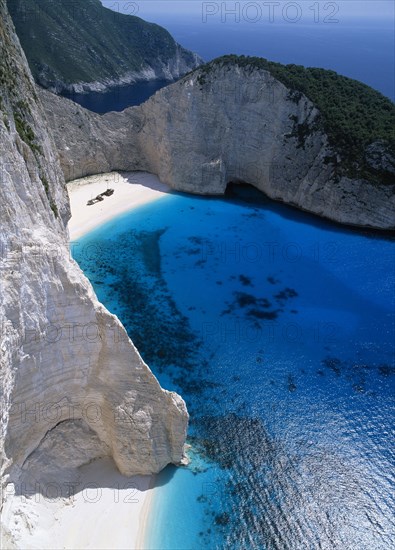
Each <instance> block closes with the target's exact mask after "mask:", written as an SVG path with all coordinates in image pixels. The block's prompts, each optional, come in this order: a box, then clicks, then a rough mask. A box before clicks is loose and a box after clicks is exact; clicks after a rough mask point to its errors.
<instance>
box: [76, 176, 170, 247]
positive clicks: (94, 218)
mask: <svg viewBox="0 0 395 550" xmlns="http://www.w3.org/2000/svg"><path fill="white" fill-rule="evenodd" d="M67 189H68V192H69V196H70V205H71V219H70V221H69V224H68V227H69V232H70V239H71V240H73V241H74V240H76V239H78V238H80V237H81V236H82V235H84V234H85V233H88V232H89V231H91V230H92V229H95V228H96V227H98V226H99V225H101V224H102V223H104V222H107V221H109V220H110V219H111V218H113V217H115V216H117V215H118V214H122V213H123V212H127V211H128V210H131V209H132V208H135V207H136V206H141V205H143V204H146V203H148V202H151V201H154V200H158V199H160V198H161V197H164V196H166V194H167V193H169V192H170V188H169V187H168V186H167V185H165V184H164V183H162V182H161V181H160V180H159V179H158V178H157V177H156V176H154V175H153V174H148V173H147V172H111V173H108V174H99V175H96V176H89V177H86V178H81V179H78V180H74V181H71V182H69V183H68V184H67ZM107 189H114V194H113V195H111V196H109V197H107V196H106V197H104V200H102V201H99V202H96V203H95V204H92V205H91V206H88V205H87V202H88V201H89V200H91V199H94V198H95V197H96V196H97V195H99V194H100V193H103V192H104V191H106V190H107Z"/></svg>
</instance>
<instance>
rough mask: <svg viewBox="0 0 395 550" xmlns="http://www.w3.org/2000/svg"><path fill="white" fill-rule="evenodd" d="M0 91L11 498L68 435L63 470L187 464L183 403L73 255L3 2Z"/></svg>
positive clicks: (60, 192) (4, 474) (46, 139)
mask: <svg viewBox="0 0 395 550" xmlns="http://www.w3.org/2000/svg"><path fill="white" fill-rule="evenodd" d="M0 89H1V102H0V147H1V148H0V182H1V185H0V204H1V225H0V227H1V232H0V253H1V254H0V275H1V293H0V327H1V333H0V338H1V341H0V349H1V356H0V388H1V396H0V397H1V411H2V415H1V436H0V451H1V472H0V473H1V485H2V489H3V490H4V492H3V491H2V498H3V497H4V495H6V494H8V493H7V490H6V489H5V487H6V485H7V484H10V483H13V484H14V485H18V480H19V479H20V476H21V475H22V474H23V473H24V472H25V471H26V468H28V467H29V464H32V463H34V456H35V455H34V453H35V452H37V449H38V448H40V449H41V450H40V453H41V458H42V460H41V461H40V464H41V466H42V469H41V471H40V475H41V476H43V477H45V472H46V466H47V464H46V461H45V456H46V455H45V452H44V451H45V448H46V446H47V447H51V441H52V442H53V441H56V440H57V437H58V436H57V434H59V433H61V434H62V438H63V440H64V442H65V443H64V446H65V447H68V449H69V451H68V453H67V454H66V455H65V457H63V459H62V461H61V460H60V457H59V461H60V462H62V464H63V465H65V466H67V460H68V458H69V459H70V460H71V457H72V456H75V457H77V458H76V459H75V460H74V463H72V464H71V463H70V464H69V466H70V467H71V466H76V465H80V464H82V463H84V462H88V461H89V460H91V459H92V458H95V457H97V456H103V455H105V456H106V455H108V456H110V457H112V458H113V459H114V461H115V463H116V464H117V466H118V468H119V470H120V472H121V473H123V474H125V475H128V476H130V475H133V474H150V473H155V472H159V471H160V470H161V469H162V468H163V467H164V466H166V465H167V464H169V463H175V464H177V463H180V462H181V461H182V459H183V450H184V441H185V437H186V429H187V423H188V413H187V410H186V407H185V403H184V401H183V400H182V399H181V397H180V396H178V395H177V394H175V393H173V392H168V391H165V390H163V389H162V388H161V387H160V385H159V383H158V381H157V380H156V378H155V377H154V375H153V374H152V373H151V371H150V369H149V368H148V366H147V365H146V364H145V363H144V362H143V360H142V359H141V357H140V355H139V353H138V351H137V350H136V348H135V347H134V345H133V343H132V342H131V340H130V339H129V338H128V336H127V334H126V332H125V329H124V328H123V326H122V325H121V323H120V321H119V320H118V318H117V317H116V316H114V315H112V314H110V313H109V312H108V311H107V310H106V309H105V308H104V307H103V306H102V305H101V304H100V303H99V301H98V300H97V298H96V296H95V293H94V291H93V289H92V286H91V284H90V283H89V281H88V280H87V279H86V278H85V276H84V275H83V274H82V272H81V270H80V269H79V267H78V265H77V264H76V263H75V262H74V260H73V259H72V258H71V257H70V253H69V242H68V232H67V227H66V225H67V221H68V219H69V216H70V211H69V202H68V196H67V192H66V189H65V182H64V177H63V173H62V171H61V168H60V165H59V161H58V156H57V153H56V152H55V148H54V142H53V139H52V136H51V133H50V132H49V130H48V128H47V125H46V122H45V116H44V112H43V108H42V105H41V101H40V100H39V98H38V97H37V95H36V91H35V85H34V83H33V80H32V77H31V75H30V72H29V68H28V65H27V62H26V58H25V56H24V54H23V53H22V50H21V48H20V44H19V41H18V39H17V37H16V35H15V32H14V28H13V25H12V22H11V20H10V18H9V16H8V13H7V10H6V6H5V0H0ZM96 253H97V254H99V253H100V251H96ZM89 441H90V442H91V443H89ZM45 442H46V443H45ZM48 442H49V443H48ZM36 462H37V461H36ZM0 507H1V502H0ZM5 531H6V526H3V532H5ZM9 544H10V545H11V542H10V543H9Z"/></svg>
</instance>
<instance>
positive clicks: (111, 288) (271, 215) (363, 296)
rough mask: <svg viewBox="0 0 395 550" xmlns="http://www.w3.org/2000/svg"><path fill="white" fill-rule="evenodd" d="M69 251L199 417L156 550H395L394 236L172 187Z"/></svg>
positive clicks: (156, 524)
mask: <svg viewBox="0 0 395 550" xmlns="http://www.w3.org/2000/svg"><path fill="white" fill-rule="evenodd" d="M75 245H76V243H72V250H73V254H74V256H75V259H76V260H77V261H78V263H79V264H80V266H81V268H82V269H83V270H84V272H85V274H86V275H87V276H88V277H89V279H90V281H91V282H92V284H93V286H94V288H95V291H96V293H97V295H98V297H99V299H100V300H101V301H102V302H103V303H104V304H105V305H106V307H107V308H108V309H109V310H110V311H111V312H113V313H115V314H116V315H117V316H118V317H119V318H120V319H121V321H122V322H123V323H124V325H125V327H126V328H127V331H128V333H129V335H130V337H131V338H132V340H133V342H134V343H135V345H136V346H137V348H138V349H139V351H140V353H141V354H142V356H143V358H144V360H145V361H146V362H147V363H148V364H149V366H150V367H151V369H152V370H153V372H154V374H155V375H156V376H157V377H158V379H159V381H160V383H161V385H162V386H163V387H165V388H166V389H170V390H176V391H178V392H179V393H180V394H181V395H182V396H183V397H184V399H185V400H186V403H187V406H188V409H189V412H190V416H191V421H190V429H189V440H188V443H189V445H190V448H189V451H188V452H189V456H190V459H191V463H190V465H189V467H187V468H175V467H168V468H166V469H165V470H164V471H163V472H162V473H161V474H160V475H159V476H157V478H156V485H157V489H156V492H155V497H154V501H153V504H152V508H151V511H150V516H149V519H148V530H147V531H148V532H147V539H146V541H145V545H146V548H155V549H158V550H159V549H166V550H174V549H176V548H180V549H181V548H182V549H189V548H191V549H192V548H193V549H196V548H212V549H214V548H217V549H222V548H246V549H247V548H252V549H258V548H259V549H267V550H269V549H280V548H281V549H284V548H292V549H299V548H300V549H301V548H324V549H328V550H329V549H334V548H339V549H340V548H358V550H361V549H369V550H370V549H379V548H380V549H384V548H390V547H392V546H393V545H395V524H394V518H393V514H392V512H391V510H393V508H394V487H395V479H394V473H393V463H394V458H395V452H394V445H393V441H394V428H393V411H394V404H395V397H394V396H395V391H394V390H395V363H394V341H395V332H394V321H395V318H394V306H395V304H394V301H395V299H394V290H393V289H394V282H395V269H394V261H393V259H394V251H395V243H394V240H393V238H389V237H386V236H384V235H380V234H369V233H362V232H357V231H354V230H347V229H344V228H340V227H337V226H336V225H334V224H330V223H328V222H325V221H322V220H320V219H318V218H315V217H312V216H308V215H305V214H303V213H300V212H297V211H295V210H293V209H291V208H288V207H286V206H283V205H279V204H275V203H272V202H270V201H266V200H265V199H264V198H263V197H262V195H260V194H259V193H258V192H255V191H251V190H248V189H247V190H244V191H243V190H242V189H240V190H238V189H236V190H235V192H234V193H233V194H232V195H231V196H229V197H226V198H202V197H191V196H184V195H181V194H170V195H168V196H166V197H164V198H162V199H161V200H160V201H157V202H153V203H151V204H147V205H144V206H140V207H138V208H135V209H134V210H131V211H130V212H128V213H126V214H123V215H121V216H119V217H117V218H115V219H113V220H111V221H110V222H107V223H106V224H104V225H102V226H101V227H100V228H98V229H96V230H94V231H92V232H91V233H89V234H87V235H86V236H85V237H82V238H81V239H79V240H78V246H75Z"/></svg>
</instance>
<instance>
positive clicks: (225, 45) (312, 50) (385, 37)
mask: <svg viewBox="0 0 395 550" xmlns="http://www.w3.org/2000/svg"><path fill="white" fill-rule="evenodd" d="M191 4H192V7H193V9H192V10H191V13H189V14H187V15H186V14H183V13H180V14H177V13H174V11H173V12H169V13H167V14H166V13H164V14H161V15H160V14H159V15H156V16H154V15H151V16H150V14H147V15H146V18H147V19H148V20H149V21H151V20H152V21H154V22H156V23H159V24H161V25H162V26H164V27H165V28H166V29H168V30H169V31H170V33H171V34H172V35H173V36H174V38H175V39H176V40H177V41H178V42H179V43H180V44H182V45H183V46H184V47H185V48H188V49H190V50H192V51H194V52H196V53H198V54H199V55H200V56H201V57H202V58H203V59H204V60H205V61H210V60H211V59H214V58H215V57H218V56H221V55H225V54H230V53H234V54H238V55H252V56H259V57H265V58H267V59H269V60H271V61H277V62H280V63H285V64H288V63H295V64H298V65H304V66H307V67H323V68H325V69H331V70H334V71H337V72H338V73H340V74H342V75H345V76H348V77H350V78H354V79H357V80H360V81H361V82H364V83H365V84H368V85H369V86H372V87H373V88H375V89H376V90H378V91H380V92H381V93H382V94H384V95H386V96H388V97H389V98H391V99H392V100H395V53H394V52H395V33H394V26H393V20H392V19H391V18H388V19H383V20H381V19H375V18H373V19H369V18H366V17H365V18H359V19H358V18H356V19H355V18H353V19H351V18H349V17H348V18H347V17H343V14H342V11H341V10H339V12H338V13H336V14H334V15H332V11H333V8H331V6H334V5H336V3H335V2H329V3H322V2H315V3H313V2H312V3H306V2H302V3H299V5H300V6H302V8H301V10H302V11H301V18H300V20H299V21H297V22H295V23H291V22H289V21H286V20H284V17H283V16H281V17H280V15H279V14H280V12H274V14H275V15H276V16H275V17H274V21H273V22H272V23H271V22H269V21H268V20H267V17H266V18H265V17H262V18H259V19H258V20H257V21H256V22H255V23H254V22H252V21H249V20H248V19H247V18H249V19H252V16H253V13H252V11H251V12H249V11H245V12H243V11H242V10H241V12H240V17H239V19H240V21H239V22H238V23H236V22H235V20H234V19H235V16H233V17H232V16H231V15H228V16H224V17H222V18H224V19H225V21H224V22H222V21H221V13H218V14H217V15H216V16H215V17H214V16H212V17H210V16H206V19H207V21H206V22H203V16H202V6H203V5H204V4H205V3H203V4H202V3H199V2H196V1H195V2H192V3H191ZM206 4H209V3H206ZM211 4H213V5H215V6H217V7H218V6H220V3H216V2H212V3H211ZM222 4H223V5H224V6H225V5H227V6H228V9H230V5H229V3H222ZM222 4H221V5H222ZM230 4H232V3H230ZM233 4H235V5H238V6H243V3H237V2H236V3H233ZM248 4H249V5H250V6H253V5H254V4H255V5H261V4H264V3H262V2H260V3H259V2H258V3H257V2H255V3H254V2H250V3H248ZM318 4H319V6H320V11H317V10H315V11H314V10H312V9H311V7H312V6H314V5H315V6H317V5H318ZM108 5H109V6H112V8H113V9H119V10H121V11H122V8H124V11H127V8H128V6H129V9H131V7H133V6H136V5H137V4H136V3H132V2H124V3H122V2H114V3H111V4H108ZM325 6H326V8H325ZM143 8H144V4H142V6H141V10H140V11H141V13H139V15H140V16H141V17H143V18H144V17H145V14H144V9H143ZM240 9H241V8H240ZM243 13H244V17H243ZM277 14H278V15H277ZM292 17H293V13H292V10H290V11H289V14H288V18H292ZM314 17H315V18H316V19H317V22H314ZM168 84H169V82H166V81H164V80H158V81H151V82H138V83H136V84H133V85H128V86H117V87H114V88H112V89H110V90H108V91H107V92H105V93H97V92H92V93H89V94H66V97H68V98H70V99H73V100H74V101H76V102H77V103H79V104H80V105H82V106H83V107H85V108H87V109H90V110H92V111H95V112H98V113H104V112H108V111H122V110H123V109H125V108H126V107H130V106H133V105H140V104H141V103H143V102H144V101H146V100H147V99H148V98H149V97H150V96H151V95H153V94H154V93H155V92H156V91H158V90H159V89H161V88H162V87H163V86H165V85H168Z"/></svg>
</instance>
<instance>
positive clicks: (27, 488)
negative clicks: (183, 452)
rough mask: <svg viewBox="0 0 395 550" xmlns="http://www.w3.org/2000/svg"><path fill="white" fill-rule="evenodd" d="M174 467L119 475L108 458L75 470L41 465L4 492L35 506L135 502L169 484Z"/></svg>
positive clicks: (25, 474) (25, 473)
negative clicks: (62, 502)
mask: <svg viewBox="0 0 395 550" xmlns="http://www.w3.org/2000/svg"><path fill="white" fill-rule="evenodd" d="M176 470H177V467H176V466H173V465H169V466H167V467H166V468H164V470H162V472H160V473H159V474H157V475H152V476H150V475H134V476H131V477H128V476H124V475H122V474H121V473H120V472H119V470H118V469H117V467H116V465H115V463H114V461H113V459H112V458H110V457H104V458H97V459H94V460H92V461H91V462H89V463H87V464H84V465H82V466H80V467H78V468H69V469H68V468H67V467H63V468H62V467H59V468H54V466H53V465H45V464H42V465H41V468H38V467H32V468H29V469H26V470H25V469H23V470H22V476H21V477H20V479H19V480H18V482H16V483H14V489H12V487H11V484H10V485H9V487H8V490H7V489H6V491H7V492H9V493H10V494H15V495H16V496H20V497H23V498H26V499H28V500H30V501H34V502H36V503H38V502H40V501H43V500H44V501H47V502H53V501H56V500H59V499H68V498H71V499H72V500H74V499H75V500H80V499H82V500H83V501H84V502H86V503H92V504H94V503H96V502H99V501H100V500H101V499H102V498H103V499H107V500H108V499H109V500H110V501H111V502H115V503H117V502H124V503H127V502H130V503H133V502H138V500H139V494H140V493H145V492H146V491H148V490H149V489H155V488H157V487H163V486H164V485H166V484H167V483H169V482H170V481H171V480H172V478H173V476H174V474H175V472H176Z"/></svg>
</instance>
